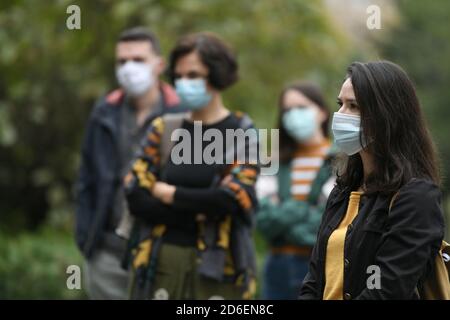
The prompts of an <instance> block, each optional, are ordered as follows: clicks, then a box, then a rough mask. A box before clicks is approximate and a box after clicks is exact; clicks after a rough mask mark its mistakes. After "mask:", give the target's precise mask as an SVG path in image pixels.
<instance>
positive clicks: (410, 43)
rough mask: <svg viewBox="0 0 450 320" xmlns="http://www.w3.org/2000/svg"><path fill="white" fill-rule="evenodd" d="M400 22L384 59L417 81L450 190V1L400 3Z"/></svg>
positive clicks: (386, 40) (383, 48)
mask: <svg viewBox="0 0 450 320" xmlns="http://www.w3.org/2000/svg"><path fill="white" fill-rule="evenodd" d="M397 5H398V8H399V11H400V12H401V21H400V22H399V23H398V24H397V27H396V28H395V29H393V30H391V32H390V33H389V35H388V36H387V37H386V38H384V39H383V40H381V41H380V43H379V47H380V48H381V54H382V56H383V57H384V58H386V59H389V60H392V61H394V62H396V63H398V64H400V65H401V66H402V67H404V68H405V69H406V71H407V72H408V74H409V75H410V76H411V78H412V79H413V80H414V82H415V84H416V86H417V89H418V93H419V98H420V100H421V103H422V107H423V109H424V112H425V114H426V116H427V120H428V123H429V125H430V126H429V127H430V129H431V132H432V133H433V136H434V138H435V141H436V142H437V145H438V148H439V151H440V153H441V157H442V164H443V168H442V169H443V171H444V174H445V175H446V176H447V177H446V181H445V191H447V192H448V190H449V188H450V179H449V178H448V174H449V173H450V167H449V163H450V143H449V140H448V137H449V133H450V132H449V130H448V122H449V119H450V108H449V107H448V106H447V104H448V103H449V101H450V91H449V90H448V88H449V85H450V60H449V57H450V42H449V41H448V40H449V37H450V28H449V21H448V19H449V12H450V2H449V1H446V0H437V1H428V2H426V1H406V0H397Z"/></svg>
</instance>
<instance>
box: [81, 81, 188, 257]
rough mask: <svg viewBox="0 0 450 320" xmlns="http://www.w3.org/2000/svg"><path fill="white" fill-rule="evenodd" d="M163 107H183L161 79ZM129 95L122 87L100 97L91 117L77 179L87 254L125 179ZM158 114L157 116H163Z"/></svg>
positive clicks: (83, 246) (166, 109) (83, 249)
mask: <svg viewBox="0 0 450 320" xmlns="http://www.w3.org/2000/svg"><path fill="white" fill-rule="evenodd" d="M160 89H161V94H162V98H163V109H162V110H163V111H161V112H164V113H165V112H179V111H183V110H182V109H180V108H179V107H178V103H179V99H178V97H177V95H176V93H175V90H174V89H173V88H172V87H170V86H169V85H168V84H165V83H161V86H160ZM124 103H126V102H125V95H124V92H123V91H122V90H120V89H118V90H115V91H112V92H111V93H109V94H108V95H107V96H105V97H103V98H102V99H100V100H99V101H98V102H97V103H96V105H95V107H94V109H93V111H92V113H91V115H90V118H89V120H88V123H87V128H86V132H85V137H84V142H83V146H82V150H81V166H80V171H79V175H78V180H77V182H76V226H75V238H76V243H77V245H78V248H79V249H80V251H81V252H82V253H83V255H84V256H85V257H88V258H89V257H90V256H91V255H92V253H93V252H94V250H95V249H96V248H97V246H98V244H99V242H100V240H101V237H102V236H103V231H104V228H105V225H106V223H107V220H108V218H109V215H111V212H112V206H113V204H114V203H115V202H114V198H115V195H116V190H117V188H118V187H119V185H120V184H121V183H122V177H121V175H120V164H119V146H118V144H119V142H118V141H119V128H120V125H119V124H120V121H121V118H120V114H121V113H120V109H121V108H122V107H123V106H124ZM159 115H160V114H159V113H158V114H155V115H154V116H153V117H156V116H159Z"/></svg>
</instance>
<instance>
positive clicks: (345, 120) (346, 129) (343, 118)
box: [331, 112, 367, 156]
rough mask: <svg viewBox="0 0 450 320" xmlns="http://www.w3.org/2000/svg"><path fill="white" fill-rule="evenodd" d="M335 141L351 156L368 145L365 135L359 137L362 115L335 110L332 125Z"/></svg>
mask: <svg viewBox="0 0 450 320" xmlns="http://www.w3.org/2000/svg"><path fill="white" fill-rule="evenodd" d="M331 130H333V135H334V142H335V143H336V145H337V146H338V147H339V148H340V149H341V150H342V151H343V152H345V153H346V154H348V155H349V156H351V155H354V154H355V153H358V152H359V151H361V150H362V149H363V148H365V147H366V146H367V142H366V139H365V137H364V136H362V137H361V140H362V144H361V141H360V139H359V136H360V132H361V130H362V129H361V117H360V116H356V115H350V114H344V113H339V112H335V113H334V115H333V122H332V125H331Z"/></svg>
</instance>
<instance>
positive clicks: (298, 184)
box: [291, 139, 331, 201]
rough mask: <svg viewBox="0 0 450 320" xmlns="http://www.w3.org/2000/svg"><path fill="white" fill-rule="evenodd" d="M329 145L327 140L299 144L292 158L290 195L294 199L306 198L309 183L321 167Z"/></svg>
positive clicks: (303, 199) (309, 187) (309, 188)
mask: <svg viewBox="0 0 450 320" xmlns="http://www.w3.org/2000/svg"><path fill="white" fill-rule="evenodd" d="M330 146H331V143H330V141H329V140H327V139H324V140H323V142H321V143H319V144H315V145H310V146H301V148H299V150H298V151H297V152H296V153H295V155H294V158H293V159H292V166H291V167H292V171H291V195H292V196H293V197H294V199H296V200H302V201H305V200H306V199H307V198H308V195H309V191H310V190H311V184H312V182H313V181H314V179H315V178H316V176H317V172H318V171H319V169H320V168H321V167H322V164H323V161H324V159H325V156H326V155H327V153H328V150H329V148H330Z"/></svg>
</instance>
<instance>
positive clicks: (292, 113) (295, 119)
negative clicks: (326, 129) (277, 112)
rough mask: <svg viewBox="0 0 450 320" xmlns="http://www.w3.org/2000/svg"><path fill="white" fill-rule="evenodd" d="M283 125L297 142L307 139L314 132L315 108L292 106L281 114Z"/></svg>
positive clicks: (315, 124) (315, 122) (315, 126)
mask: <svg viewBox="0 0 450 320" xmlns="http://www.w3.org/2000/svg"><path fill="white" fill-rule="evenodd" d="M281 121H282V122H283V126H284V128H285V129H286V131H287V133H288V134H289V135H290V136H291V137H292V138H294V139H295V140H296V141H297V142H305V141H308V140H309V139H310V138H311V137H312V136H313V135H314V133H315V132H316V129H317V120H316V110H315V109H312V108H292V109H290V110H288V111H286V112H285V113H284V114H283V117H282V120H281Z"/></svg>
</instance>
